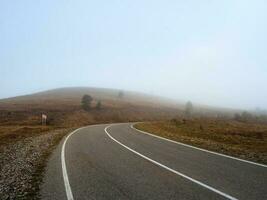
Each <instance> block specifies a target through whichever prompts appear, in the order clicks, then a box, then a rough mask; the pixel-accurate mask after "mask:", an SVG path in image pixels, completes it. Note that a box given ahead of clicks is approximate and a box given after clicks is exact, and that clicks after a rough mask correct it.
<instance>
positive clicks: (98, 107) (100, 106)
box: [96, 100, 102, 110]
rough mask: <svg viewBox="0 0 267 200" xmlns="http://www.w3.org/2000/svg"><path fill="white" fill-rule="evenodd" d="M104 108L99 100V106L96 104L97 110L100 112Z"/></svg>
mask: <svg viewBox="0 0 267 200" xmlns="http://www.w3.org/2000/svg"><path fill="white" fill-rule="evenodd" d="M101 108H102V103H101V101H100V100H99V101H98V102H97V104H96V109H97V110H100V109H101Z"/></svg>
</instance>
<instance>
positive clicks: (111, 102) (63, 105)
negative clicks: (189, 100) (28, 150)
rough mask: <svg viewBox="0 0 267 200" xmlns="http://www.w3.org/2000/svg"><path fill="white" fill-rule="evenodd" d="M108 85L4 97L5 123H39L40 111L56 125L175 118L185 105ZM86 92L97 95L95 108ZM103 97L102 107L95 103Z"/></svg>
mask: <svg viewBox="0 0 267 200" xmlns="http://www.w3.org/2000/svg"><path fill="white" fill-rule="evenodd" d="M119 92H120V90H116V89H105V88H89V87H75V88H60V89H54V90H49V91H44V92H39V93H35V94H31V95H25V96H19V97H13V98H8V99H2V100H0V113H1V119H0V124H1V125H13V124H16V125H39V124H40V115H41V114H42V113H45V114H47V115H48V118H49V124H50V125H53V126H64V127H65V126H67V127H71V126H81V125H86V124H92V123H108V122H124V121H142V120H158V119H166V118H172V117H174V116H175V115H177V114H178V113H180V112H181V109H182V105H181V104H178V103H177V102H174V101H172V100H169V99H165V98H162V97H158V96H150V95H147V94H142V93H137V92H130V91H123V95H122V96H121V97H119ZM84 94H89V95H90V96H92V97H93V99H94V100H93V103H92V109H91V110H90V111H88V112H86V111H84V110H83V109H82V108H81V103H80V102H81V98H82V96H83V95H84ZM98 101H101V105H102V106H101V109H96V108H95V105H96V103H97V102H98Z"/></svg>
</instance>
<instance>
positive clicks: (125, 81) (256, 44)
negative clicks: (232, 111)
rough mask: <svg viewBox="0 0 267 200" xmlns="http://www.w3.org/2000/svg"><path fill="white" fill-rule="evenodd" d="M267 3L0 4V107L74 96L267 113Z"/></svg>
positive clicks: (148, 0)
mask: <svg viewBox="0 0 267 200" xmlns="http://www.w3.org/2000/svg"><path fill="white" fill-rule="evenodd" d="M266 10H267V2H266V1H264V0H262V1H261V0H256V1H245V0H225V1H215V0H214V1H212V0H203V1H197V0H195V1H193V0H191V1H186V2H185V1H177V0H173V1H172V0H170V1H155V0H153V1H152V0H146V1H141V0H136V1H87V0H79V1H78V0H77V1H70V0H65V1H64V0H61V1H60V0H58V1H53V0H46V1H36V0H25V1H20V0H15V1H1V2H0V75H1V76H0V88H1V89H0V98H6V97H11V96H16V95H23V94H29V93H32V92H37V91H41V90H47V89H52V88H58V87H70V86H91V87H106V88H119V89H124V90H134V91H141V92H146V93H149V94H154V95H161V96H166V97H170V98H174V99H180V100H191V101H193V102H197V103H201V104H207V105H212V106H223V107H232V108H245V109H254V108H256V107H260V108H263V109H267V101H266V99H267V89H266V86H267V65H266V63H267V56H266V52H267V37H266V35H267V12H266Z"/></svg>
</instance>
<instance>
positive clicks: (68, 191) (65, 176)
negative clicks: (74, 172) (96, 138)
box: [61, 129, 80, 200]
mask: <svg viewBox="0 0 267 200" xmlns="http://www.w3.org/2000/svg"><path fill="white" fill-rule="evenodd" d="M78 130H80V129H77V130H75V131H73V132H72V133H71V134H69V135H68V136H67V137H66V139H65V140H64V142H63V145H62V149H61V165H62V173H63V179H64V185H65V190H66V195H67V199H68V200H74V198H73V195H72V191H71V187H70V182H69V178H68V173H67V168H66V162H65V146H66V142H67V141H68V139H69V138H70V136H72V135H73V134H74V133H76V132H77V131H78Z"/></svg>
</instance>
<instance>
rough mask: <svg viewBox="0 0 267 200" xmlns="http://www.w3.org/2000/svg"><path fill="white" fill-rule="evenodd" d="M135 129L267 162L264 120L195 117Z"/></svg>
mask: <svg viewBox="0 0 267 200" xmlns="http://www.w3.org/2000/svg"><path fill="white" fill-rule="evenodd" d="M135 127H136V128H137V129H140V130H143V131H147V132H149V133H153V134H155V135H159V136H162V137H165V138H168V139H171V140H175V141H178V142H182V143H185V144H190V145H193V146H196V147H200V148H204V149H207V150H211V151H215V152H219V153H223V154H227V155H231V156H235V157H239V158H242V159H247V160H250V161H254V162H259V163H264V164H267V124H265V123H259V122H253V121H250V122H248V121H240V120H235V119H216V118H205V117H200V118H199V117H198V118H197V117H195V118H191V119H185V118H175V119H172V120H165V121H157V122H147V123H139V124H136V125H135Z"/></svg>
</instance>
